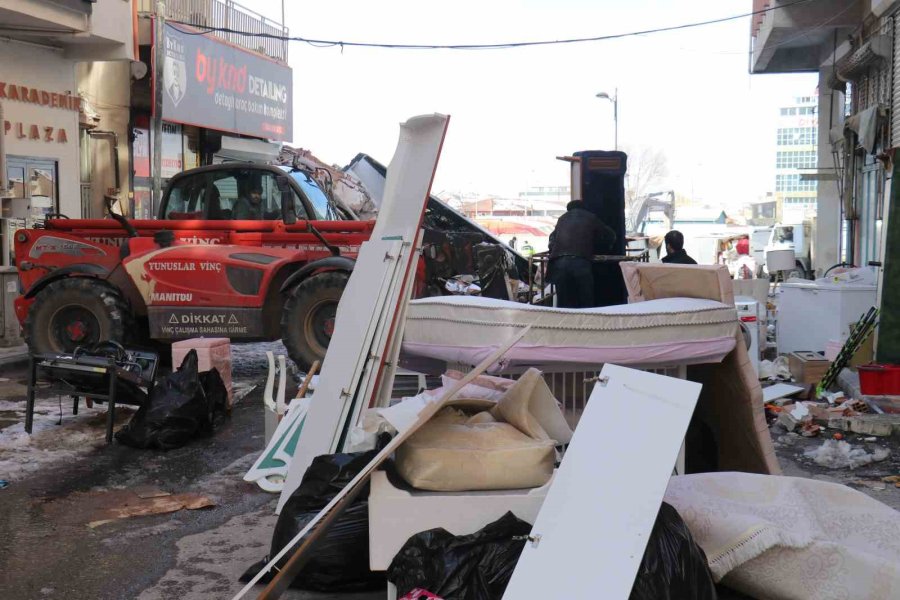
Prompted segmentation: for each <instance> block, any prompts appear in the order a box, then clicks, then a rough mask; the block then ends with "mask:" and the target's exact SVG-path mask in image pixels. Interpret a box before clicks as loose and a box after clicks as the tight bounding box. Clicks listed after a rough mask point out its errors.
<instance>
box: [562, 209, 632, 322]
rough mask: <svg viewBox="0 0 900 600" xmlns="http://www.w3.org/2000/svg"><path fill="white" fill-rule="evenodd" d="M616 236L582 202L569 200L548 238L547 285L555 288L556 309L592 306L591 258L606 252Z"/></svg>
mask: <svg viewBox="0 0 900 600" xmlns="http://www.w3.org/2000/svg"><path fill="white" fill-rule="evenodd" d="M615 241H616V232H615V231H613V230H612V229H610V228H609V227H607V226H606V224H605V223H603V221H601V220H600V219H599V218H598V217H597V215H595V214H594V213H592V212H591V211H589V210H588V209H587V208H586V207H585V205H584V202H582V201H581V200H573V201H572V202H569V204H568V205H567V206H566V213H565V214H564V215H562V216H561V217H560V218H559V220H557V222H556V229H554V230H553V233H551V234H550V274H549V276H548V278H549V279H550V282H551V283H553V284H555V285H556V291H557V293H558V296H557V306H559V307H561V308H589V307H591V306H594V273H593V268H592V258H593V257H594V256H595V255H597V254H604V253H607V252H609V251H610V249H611V248H612V246H613V244H614V243H615Z"/></svg>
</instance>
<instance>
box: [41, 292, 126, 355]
mask: <svg viewBox="0 0 900 600" xmlns="http://www.w3.org/2000/svg"><path fill="white" fill-rule="evenodd" d="M133 330H134V319H133V318H132V315H131V308H130V307H129V305H128V302H127V301H126V300H125V298H124V297H123V296H122V295H121V294H120V293H119V292H118V290H116V289H115V288H113V287H112V286H110V285H107V284H106V283H103V282H101V281H98V280H96V279H91V278H88V277H69V278H66V279H60V280H59V281H54V282H53V283H51V284H49V285H48V286H47V287H46V288H44V289H43V290H42V291H41V292H40V293H38V295H37V297H36V298H35V300H34V304H32V305H31V309H30V310H29V311H28V318H27V319H26V320H25V341H26V342H27V343H28V346H29V348H30V349H31V351H32V352H35V353H43V352H65V353H69V352H73V351H74V350H75V349H76V348H77V347H78V346H90V345H93V344H96V343H97V342H105V341H113V342H119V343H120V344H124V343H126V341H127V339H128V337H129V334H130V332H132V331H133Z"/></svg>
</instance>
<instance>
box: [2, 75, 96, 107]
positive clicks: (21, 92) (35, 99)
mask: <svg viewBox="0 0 900 600" xmlns="http://www.w3.org/2000/svg"><path fill="white" fill-rule="evenodd" d="M0 100H17V101H19V102H26V103H28V104H37V105H39V106H49V107H50V108H61V109H63V110H71V111H74V112H78V111H80V110H81V98H80V97H79V96H73V95H72V94H68V93H62V94H59V93H56V92H49V91H47V90H42V89H40V88H33V87H28V86H25V85H15V84H12V83H9V82H7V81H0Z"/></svg>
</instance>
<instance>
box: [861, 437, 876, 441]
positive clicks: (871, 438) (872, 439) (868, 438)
mask: <svg viewBox="0 0 900 600" xmlns="http://www.w3.org/2000/svg"><path fill="white" fill-rule="evenodd" d="M877 440H878V438H874V437H867V438H863V441H864V442H874V441H877Z"/></svg>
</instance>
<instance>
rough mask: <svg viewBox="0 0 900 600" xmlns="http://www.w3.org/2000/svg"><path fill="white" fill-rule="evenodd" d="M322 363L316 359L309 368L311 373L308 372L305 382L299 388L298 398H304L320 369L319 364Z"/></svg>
mask: <svg viewBox="0 0 900 600" xmlns="http://www.w3.org/2000/svg"><path fill="white" fill-rule="evenodd" d="M320 364H321V363H320V362H319V361H316V362H314V363H313V364H312V366H311V367H310V368H309V373H307V374H306V377H305V378H304V379H303V383H302V384H301V385H300V389H299V390H297V396H296V397H297V398H302V397H304V396H305V395H306V389H307V388H308V387H309V384H310V382H312V378H313V377H314V376H315V374H316V373H318V371H319V365H320Z"/></svg>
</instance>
